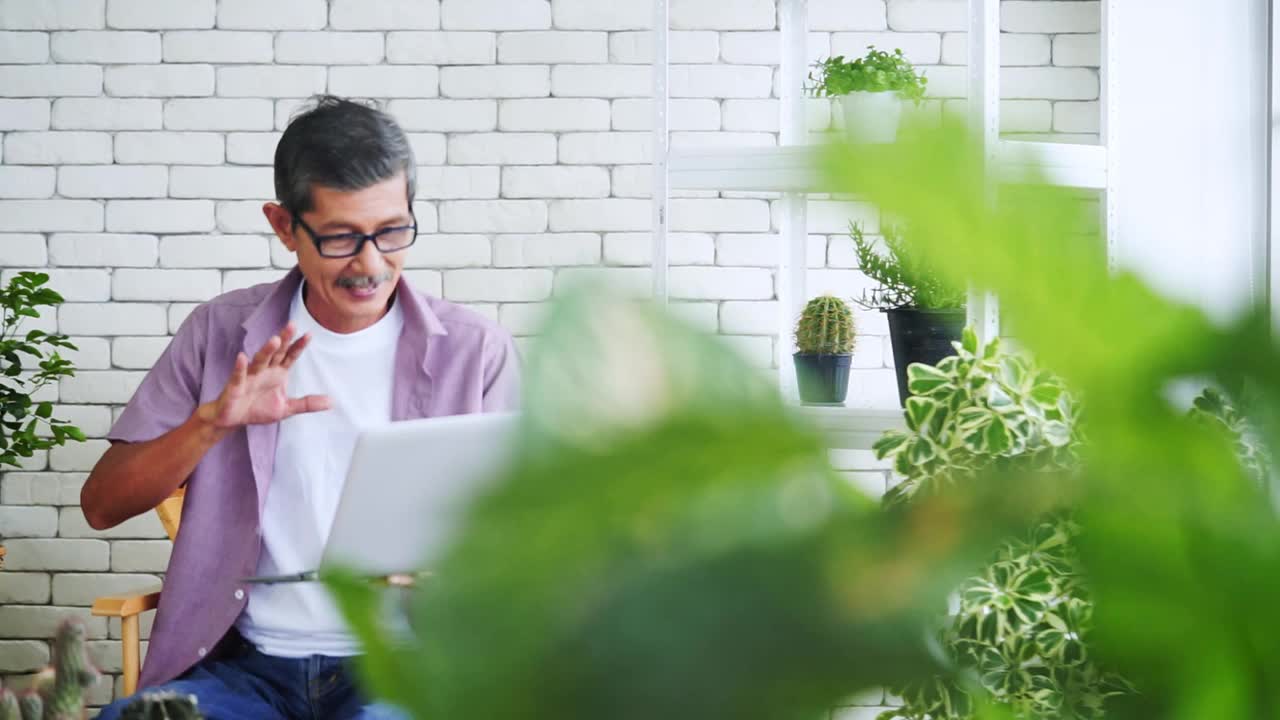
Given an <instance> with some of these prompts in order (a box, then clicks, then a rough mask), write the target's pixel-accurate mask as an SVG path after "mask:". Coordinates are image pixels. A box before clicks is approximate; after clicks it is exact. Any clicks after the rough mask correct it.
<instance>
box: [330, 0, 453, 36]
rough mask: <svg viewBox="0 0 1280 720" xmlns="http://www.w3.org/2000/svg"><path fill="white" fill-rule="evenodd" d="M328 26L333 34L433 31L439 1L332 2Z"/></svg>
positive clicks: (375, 0) (351, 0)
mask: <svg viewBox="0 0 1280 720" xmlns="http://www.w3.org/2000/svg"><path fill="white" fill-rule="evenodd" d="M329 25H330V26H331V27H333V28H334V29H335V30H435V29H436V28H438V27H440V2H439V0H332V2H331V4H330V6H329Z"/></svg>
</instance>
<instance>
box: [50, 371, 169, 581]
mask: <svg viewBox="0 0 1280 720" xmlns="http://www.w3.org/2000/svg"><path fill="white" fill-rule="evenodd" d="M131 374H137V375H141V374H142V373H131ZM104 442H105V441H104ZM58 520H59V528H58V533H59V536H60V537H64V538H102V539H115V538H122V539H160V538H164V537H165V533H164V527H163V525H161V524H160V518H159V516H156V514H155V512H143V514H142V515H136V516H133V518H131V519H128V520H125V521H123V523H120V524H119V525H116V527H114V528H110V529H106V530H95V529H93V528H90V527H88V523H87V521H86V520H84V512H83V511H82V510H81V509H79V507H63V509H61V512H60V515H59V519H58ZM54 598H55V601H56V598H58V575H55V577H54Z"/></svg>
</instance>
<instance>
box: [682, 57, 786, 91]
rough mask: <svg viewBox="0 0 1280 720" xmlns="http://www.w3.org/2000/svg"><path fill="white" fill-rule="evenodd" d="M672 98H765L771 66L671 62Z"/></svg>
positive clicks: (769, 84) (771, 83) (769, 80)
mask: <svg viewBox="0 0 1280 720" xmlns="http://www.w3.org/2000/svg"><path fill="white" fill-rule="evenodd" d="M670 82H671V96H672V97H696V98H736V97H769V94H770V93H771V92H772V89H773V71H772V69H771V68H768V67H762V66H756V65H673V66H671V71H670Z"/></svg>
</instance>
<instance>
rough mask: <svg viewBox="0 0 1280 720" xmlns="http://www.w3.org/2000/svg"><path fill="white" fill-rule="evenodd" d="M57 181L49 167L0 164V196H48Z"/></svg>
mask: <svg viewBox="0 0 1280 720" xmlns="http://www.w3.org/2000/svg"><path fill="white" fill-rule="evenodd" d="M56 183H57V172H56V171H55V170H54V169H53V168H51V167H36V166H31V165H0V198H49V197H53V190H54V187H55V185H56Z"/></svg>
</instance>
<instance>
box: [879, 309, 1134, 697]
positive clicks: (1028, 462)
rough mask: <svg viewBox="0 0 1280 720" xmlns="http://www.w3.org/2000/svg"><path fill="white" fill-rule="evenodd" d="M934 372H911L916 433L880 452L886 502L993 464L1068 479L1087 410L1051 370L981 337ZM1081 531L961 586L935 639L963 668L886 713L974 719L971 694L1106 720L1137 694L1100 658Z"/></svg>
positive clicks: (1036, 535)
mask: <svg viewBox="0 0 1280 720" xmlns="http://www.w3.org/2000/svg"><path fill="white" fill-rule="evenodd" d="M956 351H957V354H956V355H954V356H952V357H949V358H946V359H945V360H943V361H942V362H940V363H939V364H938V366H937V367H931V366H927V365H918V364H917V365H912V366H911V367H910V368H908V375H909V377H910V389H911V392H912V397H910V398H908V400H907V404H906V408H905V412H906V418H907V427H908V430H907V431H906V432H890V433H887V434H886V435H885V436H884V437H883V438H882V439H881V440H880V441H879V442H878V443H876V445H875V451H876V454H877V456H878V457H880V458H886V457H891V458H893V460H894V469H895V471H896V472H897V473H898V474H899V475H900V476H901V479H902V482H901V483H900V484H899V485H898V486H897V487H896V488H895V489H894V491H893V492H891V493H890V495H889V496H888V497H887V498H886V502H888V503H900V502H905V501H907V500H909V499H910V498H911V497H913V496H915V495H917V494H918V493H921V492H927V491H928V490H929V489H930V488H932V487H936V486H937V485H938V484H939V483H944V482H963V481H965V480H966V479H967V478H969V477H971V476H974V475H975V474H977V473H979V472H983V471H989V470H991V469H992V468H999V467H1003V468H1005V469H1007V470H1023V471H1025V470H1044V471H1047V472H1070V471H1071V470H1072V469H1073V468H1074V466H1075V463H1076V458H1075V452H1074V451H1075V446H1076V445H1077V444H1078V442H1079V439H1080V438H1079V432H1078V431H1077V429H1076V423H1075V420H1076V416H1077V410H1078V408H1077V403H1076V401H1075V400H1074V399H1073V398H1072V397H1071V395H1070V393H1068V392H1067V391H1066V389H1065V388H1064V386H1063V384H1062V383H1061V381H1060V380H1058V378H1056V377H1055V376H1053V375H1052V374H1050V373H1048V372H1045V371H1043V370H1039V369H1037V368H1036V367H1035V365H1034V364H1033V363H1032V362H1031V361H1030V359H1029V358H1027V357H1026V356H1023V355H1018V354H1014V353H1009V352H1005V351H1003V350H1002V349H1001V345H1000V342H999V340H992V341H991V342H989V343H987V344H986V346H985V347H981V348H980V347H979V346H978V340H977V337H976V335H975V334H974V333H973V331H972V329H966V330H965V332H964V336H963V340H962V341H961V342H959V343H956ZM1076 535H1077V530H1076V526H1075V525H1074V524H1073V523H1072V522H1071V520H1070V518H1069V517H1068V516H1066V515H1057V516H1053V517H1050V518H1046V519H1045V520H1044V521H1043V522H1042V523H1040V524H1039V525H1038V526H1036V527H1035V528H1034V529H1033V530H1032V531H1031V532H1030V533H1028V535H1027V536H1026V537H1022V538H1015V539H1011V540H1009V541H1007V542H1006V543H1005V544H1004V545H1003V546H1002V547H1001V548H1000V550H999V551H998V552H997V553H996V554H995V556H994V557H993V558H992V561H991V562H990V563H989V564H988V565H987V566H986V567H985V568H984V569H983V570H982V571H981V573H979V574H978V575H976V576H973V577H971V578H969V579H968V580H966V581H965V582H964V583H962V585H961V587H960V588H959V589H958V590H957V593H956V596H955V597H956V600H957V602H956V603H955V604H956V607H954V608H953V612H952V613H951V614H949V615H948V616H946V618H945V619H944V621H943V624H942V627H941V628H940V629H939V641H940V643H941V646H942V647H943V649H944V651H945V653H946V655H947V657H948V658H949V659H950V660H951V661H953V662H954V664H955V668H956V672H955V673H953V674H950V675H945V676H944V675H939V676H936V677H934V678H930V679H928V680H926V681H923V682H918V683H913V684H911V685H908V686H903V687H896V688H891V690H892V691H893V692H894V693H895V694H897V695H899V696H900V697H902V699H903V702H904V704H903V706H902V707H900V708H895V709H894V710H892V711H889V712H887V713H885V715H884V716H883V717H886V718H892V717H898V718H909V719H910V720H920V719H923V718H926V717H927V718H932V719H933V720H943V719H949V718H969V717H972V716H973V714H974V699H975V695H980V696H982V697H983V698H987V699H989V700H990V701H993V702H995V703H996V704H998V705H1000V706H1003V707H1004V708H1005V709H1007V710H1008V711H1010V712H1011V713H1012V714H1013V715H1014V716H1015V717H1018V718H1065V717H1072V718H1097V717H1101V712H1102V707H1103V703H1104V701H1105V699H1106V698H1107V697H1109V696H1111V695H1114V694H1116V693H1121V692H1126V691H1128V685H1127V684H1126V683H1125V682H1124V681H1123V680H1122V679H1121V678H1119V677H1118V676H1115V675H1114V674H1110V673H1107V672H1105V671H1104V670H1102V669H1101V668H1099V667H1098V666H1097V664H1096V663H1094V662H1093V661H1092V659H1091V657H1090V653H1089V651H1088V647H1087V644H1086V641H1085V638H1086V636H1087V634H1088V632H1089V630H1090V628H1091V625H1092V622H1091V618H1092V612H1093V604H1092V601H1091V600H1090V598H1089V595H1088V593H1087V591H1086V588H1085V587H1084V584H1083V582H1082V580H1081V576H1080V573H1079V568H1078V563H1077V559H1076V554H1075V547H1074V542H1073V541H1074V539H1075V537H1076Z"/></svg>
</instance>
